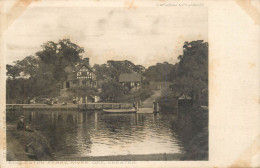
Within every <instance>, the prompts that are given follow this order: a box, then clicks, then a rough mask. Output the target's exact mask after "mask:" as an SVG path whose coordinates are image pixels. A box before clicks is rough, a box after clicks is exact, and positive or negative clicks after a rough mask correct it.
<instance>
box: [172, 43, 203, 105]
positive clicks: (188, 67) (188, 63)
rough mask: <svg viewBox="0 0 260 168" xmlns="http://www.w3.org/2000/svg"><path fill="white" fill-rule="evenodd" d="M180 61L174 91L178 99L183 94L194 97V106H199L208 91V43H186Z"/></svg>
mask: <svg viewBox="0 0 260 168" xmlns="http://www.w3.org/2000/svg"><path fill="white" fill-rule="evenodd" d="M178 59H179V63H178V68H177V72H175V75H177V76H176V77H175V78H174V79H173V83H174V84H173V85H172V88H173V91H174V92H175V95H176V97H179V96H181V95H183V94H185V95H188V96H190V97H192V98H193V103H194V105H195V106H199V105H200V104H201V98H202V97H201V96H202V95H204V96H207V95H205V94H203V93H204V92H206V91H207V90H208V43H207V42H203V41H202V40H198V41H192V42H185V43H184V45H183V55H180V56H179V57H178ZM173 76H174V75H173ZM205 99H207V98H205Z"/></svg>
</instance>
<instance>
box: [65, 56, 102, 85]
mask: <svg viewBox="0 0 260 168" xmlns="http://www.w3.org/2000/svg"><path fill="white" fill-rule="evenodd" d="M65 72H67V73H68V77H67V80H66V81H64V82H62V84H61V85H60V88H61V89H69V88H75V87H95V88H96V87H97V80H96V76H95V74H94V72H93V70H92V68H91V67H90V65H89V58H84V59H83V61H82V62H80V63H79V64H77V65H75V66H68V67H66V68H65Z"/></svg>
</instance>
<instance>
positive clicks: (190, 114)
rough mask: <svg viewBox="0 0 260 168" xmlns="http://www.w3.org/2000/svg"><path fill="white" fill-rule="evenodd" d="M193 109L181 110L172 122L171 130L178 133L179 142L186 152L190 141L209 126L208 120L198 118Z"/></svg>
mask: <svg viewBox="0 0 260 168" xmlns="http://www.w3.org/2000/svg"><path fill="white" fill-rule="evenodd" d="M194 113H196V112H195V111H193V110H192V109H179V115H178V117H177V118H176V119H175V120H173V121H172V123H171V129H172V130H173V132H175V133H176V138H177V139H178V140H179V141H178V142H179V143H181V144H179V145H181V146H182V147H183V148H184V150H185V151H187V150H188V145H189V143H190V141H191V140H192V139H193V138H194V137H195V136H196V135H197V134H198V133H199V132H200V131H201V130H202V129H203V128H204V127H205V126H207V119H206V118H204V119H202V118H198V117H196V115H195V114H194Z"/></svg>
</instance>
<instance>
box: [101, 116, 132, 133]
mask: <svg viewBox="0 0 260 168" xmlns="http://www.w3.org/2000/svg"><path fill="white" fill-rule="evenodd" d="M135 126H136V117H135V114H103V115H102V118H101V119H100V123H99V129H100V131H102V132H103V133H104V134H108V136H110V137H114V138H118V137H125V136H128V137H129V138H130V137H131V136H132V134H133V132H134V129H133V127H135Z"/></svg>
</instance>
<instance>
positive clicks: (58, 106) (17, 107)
mask: <svg viewBox="0 0 260 168" xmlns="http://www.w3.org/2000/svg"><path fill="white" fill-rule="evenodd" d="M129 108H132V104H131V103H87V104H69V103H68V104H66V105H62V104H54V105H47V104H6V110H83V111H84V110H102V109H129Z"/></svg>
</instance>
